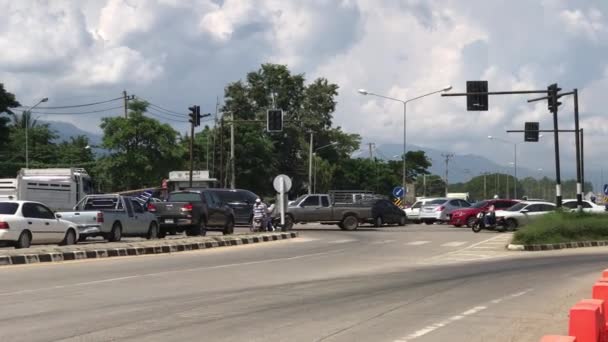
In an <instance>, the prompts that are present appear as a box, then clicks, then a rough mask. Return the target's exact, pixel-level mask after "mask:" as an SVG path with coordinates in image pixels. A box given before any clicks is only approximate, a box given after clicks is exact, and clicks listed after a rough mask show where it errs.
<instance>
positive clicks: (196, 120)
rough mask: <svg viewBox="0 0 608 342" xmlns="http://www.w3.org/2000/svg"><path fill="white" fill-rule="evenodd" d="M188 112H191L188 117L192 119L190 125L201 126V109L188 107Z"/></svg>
mask: <svg viewBox="0 0 608 342" xmlns="http://www.w3.org/2000/svg"><path fill="white" fill-rule="evenodd" d="M188 110H190V113H188V116H189V117H190V119H189V120H188V121H190V123H192V124H193V125H194V127H198V126H200V125H201V107H200V106H192V107H188Z"/></svg>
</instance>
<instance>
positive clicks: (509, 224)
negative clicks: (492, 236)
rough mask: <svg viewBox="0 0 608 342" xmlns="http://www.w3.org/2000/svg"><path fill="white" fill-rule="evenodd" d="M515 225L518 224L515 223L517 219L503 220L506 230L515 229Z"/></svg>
mask: <svg viewBox="0 0 608 342" xmlns="http://www.w3.org/2000/svg"><path fill="white" fill-rule="evenodd" d="M517 226H518V224H517V221H515V219H511V218H510V219H507V220H506V221H505V228H506V229H507V230H515V229H517Z"/></svg>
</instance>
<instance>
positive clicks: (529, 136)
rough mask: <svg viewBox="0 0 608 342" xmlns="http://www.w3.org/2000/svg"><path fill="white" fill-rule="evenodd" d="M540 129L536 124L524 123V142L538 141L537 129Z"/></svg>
mask: <svg viewBox="0 0 608 342" xmlns="http://www.w3.org/2000/svg"><path fill="white" fill-rule="evenodd" d="M539 127H540V125H539V123H538V122H526V123H525V124H524V141H529V142H536V141H538V128H539Z"/></svg>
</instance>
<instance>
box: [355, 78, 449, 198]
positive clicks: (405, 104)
mask: <svg viewBox="0 0 608 342" xmlns="http://www.w3.org/2000/svg"><path fill="white" fill-rule="evenodd" d="M451 89H452V86H447V87H444V88H442V89H441V90H436V91H433V92H430V93H427V94H423V95H420V96H416V97H413V98H411V99H406V100H401V99H397V98H394V97H390V96H384V95H379V94H375V93H372V92H369V91H367V90H365V89H359V90H358V91H359V94H361V95H373V96H377V97H381V98H383V99H387V100H391V101H396V102H401V103H402V104H403V156H402V158H403V175H402V177H403V178H402V181H401V183H402V186H403V190H404V191H403V197H402V200H403V203H405V194H406V191H405V190H406V189H407V184H406V167H405V154H406V151H407V150H406V143H407V130H406V127H407V126H406V122H407V121H406V119H407V104H408V102H412V101H414V100H418V99H421V98H423V97H426V96H429V95H433V94H437V93H441V92H446V91H449V90H451Z"/></svg>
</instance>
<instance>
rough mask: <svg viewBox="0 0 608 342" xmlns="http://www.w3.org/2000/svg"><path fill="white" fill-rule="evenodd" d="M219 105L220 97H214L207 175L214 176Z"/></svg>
mask: <svg viewBox="0 0 608 342" xmlns="http://www.w3.org/2000/svg"><path fill="white" fill-rule="evenodd" d="M219 106H220V97H219V96H218V97H216V99H215V118H214V120H213V122H214V123H215V125H213V153H212V154H211V170H212V172H211V171H210V172H209V177H214V176H215V153H216V152H217V147H216V145H215V140H216V138H215V135H216V134H217V111H218V108H219Z"/></svg>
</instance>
